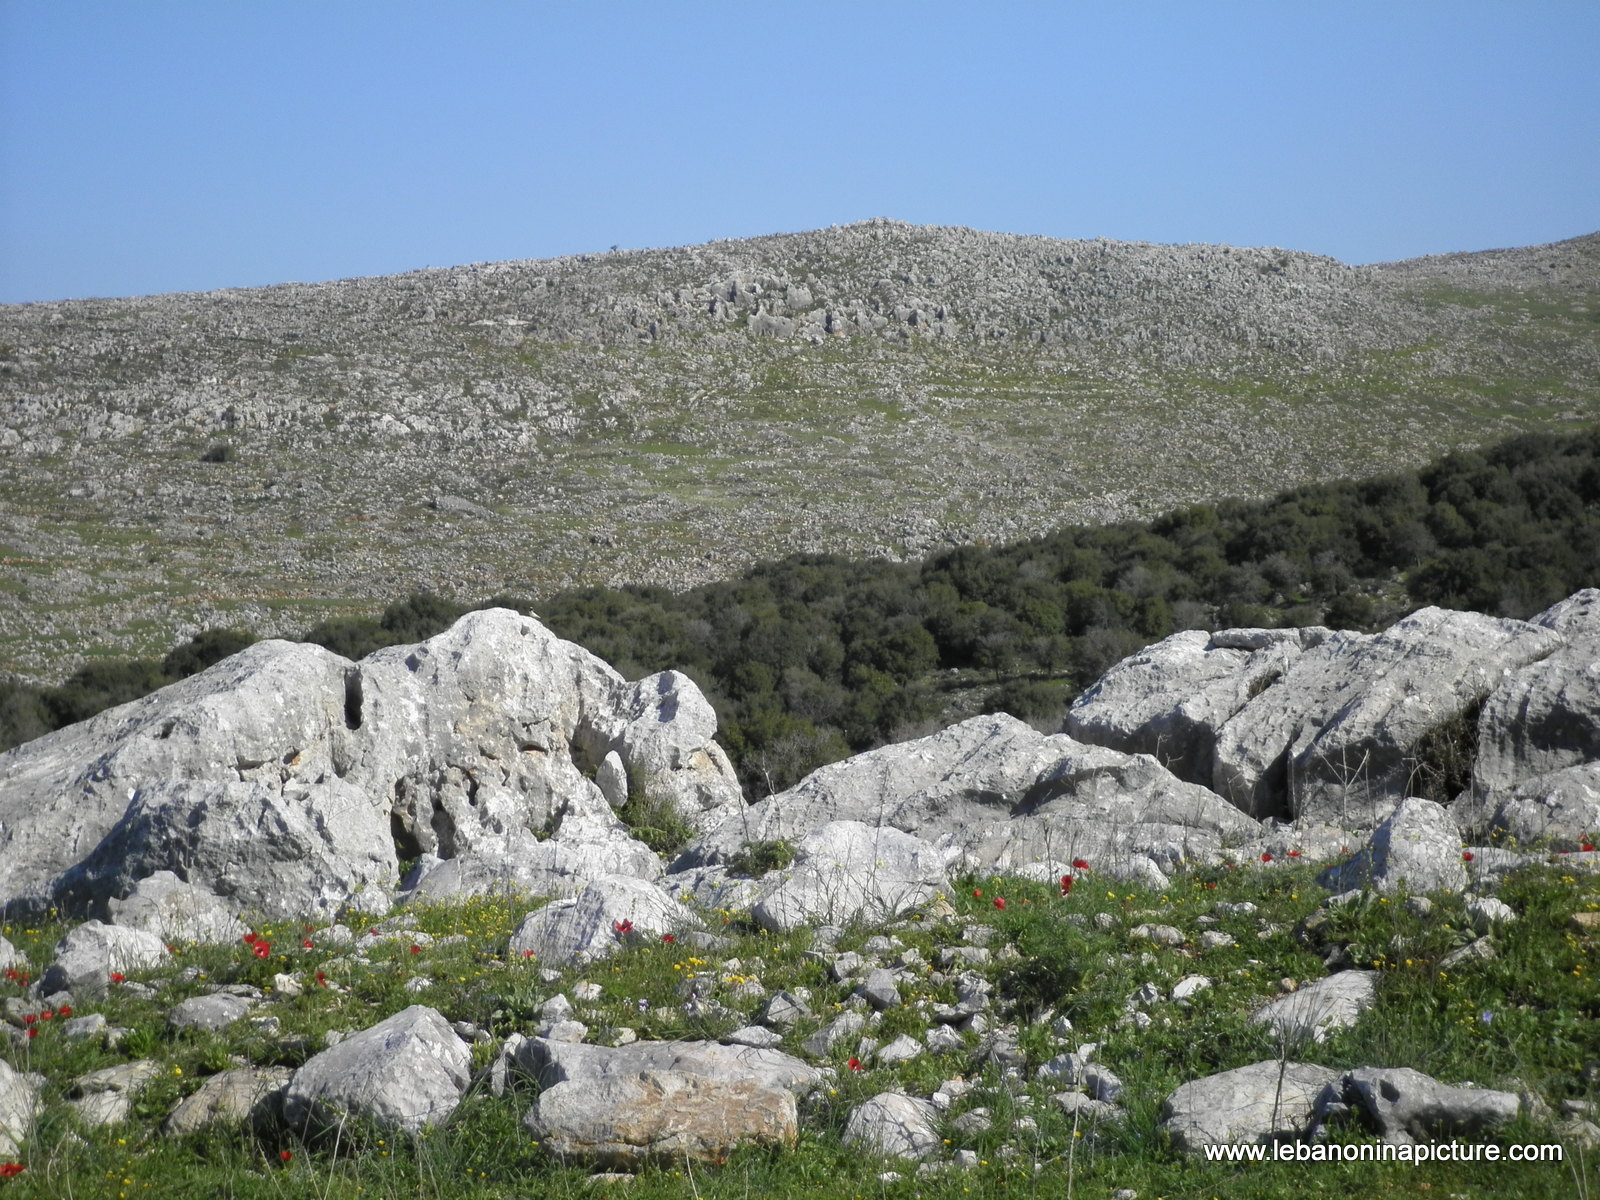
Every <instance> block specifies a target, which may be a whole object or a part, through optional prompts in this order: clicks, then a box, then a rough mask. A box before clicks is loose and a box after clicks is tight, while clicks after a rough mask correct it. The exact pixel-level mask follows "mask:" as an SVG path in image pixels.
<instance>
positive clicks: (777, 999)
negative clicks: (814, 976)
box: [756, 991, 811, 1029]
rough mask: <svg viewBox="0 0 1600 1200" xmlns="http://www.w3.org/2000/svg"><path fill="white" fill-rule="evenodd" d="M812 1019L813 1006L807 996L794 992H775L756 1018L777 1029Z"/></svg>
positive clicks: (790, 1027) (791, 1026)
mask: <svg viewBox="0 0 1600 1200" xmlns="http://www.w3.org/2000/svg"><path fill="white" fill-rule="evenodd" d="M810 1019H811V1006H810V1005H809V1004H807V1003H806V1001H805V998H804V997H802V996H799V995H796V994H795V993H794V992H788V991H784V992H774V993H773V995H772V996H771V997H770V998H769V999H768V1000H767V1002H766V1003H765V1004H764V1005H762V1006H761V1012H760V1013H759V1014H757V1016H756V1020H758V1021H760V1022H761V1023H762V1024H763V1025H770V1026H772V1027H774V1028H776V1029H792V1028H793V1027H794V1026H795V1025H797V1024H799V1023H800V1022H801V1021H809V1020H810Z"/></svg>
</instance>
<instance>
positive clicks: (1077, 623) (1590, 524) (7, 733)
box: [0, 431, 1600, 793]
mask: <svg viewBox="0 0 1600 1200" xmlns="http://www.w3.org/2000/svg"><path fill="white" fill-rule="evenodd" d="M1597 581H1600V431H1591V432H1588V433H1584V434H1579V435H1572V436H1554V435H1537V436H1524V437H1518V438H1514V439H1512V440H1509V441H1506V442H1502V443H1500V444H1498V445H1495V446H1491V447H1489V448H1486V449H1483V450H1479V451H1472V452H1465V453H1457V454H1452V455H1449V456H1447V457H1445V458H1443V459H1440V460H1439V461H1437V462H1435V463H1433V464H1432V465H1430V466H1428V467H1427V468H1425V469H1423V470H1421V471H1419V472H1415V473H1408V474H1400V475H1387V476H1382V477H1378V478H1372V479H1365V480H1356V481H1346V482H1340V483H1335V484H1322V485H1312V486H1306V487H1300V488H1296V489H1294V490H1292V491H1288V492H1285V493H1283V494H1281V495H1279V496H1277V497H1275V498H1273V499H1271V500H1268V501H1264V502H1245V501H1221V502H1219V503H1217V504H1214V505H1199V506H1195V507H1191V508H1185V509H1181V510H1178V511H1175V512H1171V513H1168V514H1166V515H1164V516H1162V517H1160V518H1158V519H1156V520H1154V521H1151V522H1147V523H1127V524H1119V525H1108V526H1093V527H1084V526H1072V527H1067V528H1063V529H1061V530H1059V531H1057V532H1056V533H1054V534H1051V535H1049V536H1046V537H1041V538H1034V539H1030V540H1027V541H1022V542H1017V543H1014V544H1011V545H1006V546H999V547H986V546H963V547H960V548H957V549H954V550H950V551H948V552H945V553H942V554H938V555H935V556H933V557H930V558H928V559H926V560H924V561H922V562H920V563H891V562H885V561H858V560H851V559H846V558H841V557H833V556H822V555H800V556H795V557H791V558H787V559H784V560H782V561H779V562H774V563H767V564H763V565H760V566H758V567H755V568H753V569H751V570H750V571H747V572H746V573H745V574H743V575H741V576H739V577H738V578H735V579H732V580H728V581H725V582H718V583H712V584H706V585H703V586H701V587H697V588H694V589H692V590H689V591H685V592H671V591H668V590H665V589H662V588H652V587H628V588H621V589H614V588H586V589H582V590H577V591H568V592H561V593H558V594H556V595H554V596H551V597H548V598H544V599H540V600H537V601H530V600H528V599H522V598H508V597H496V598H494V599H492V600H489V601H486V602H485V603H486V604H508V605H510V606H513V607H518V608H522V609H524V610H528V609H529V608H530V607H531V608H532V609H533V610H536V611H537V613H538V615H539V616H540V618H541V619H542V620H543V621H544V622H545V623H546V624H547V625H549V626H550V627H551V628H553V629H554V630H555V631H556V632H557V633H559V634H560V635H561V636H563V637H565V638H568V639H570V640H572V641H575V642H578V643H579V644H581V645H583V646H585V647H587V648H589V649H590V650H592V651H594V652H595V653H596V654H598V655H600V656H601V657H603V658H605V659H607V660H609V661H610V662H612V663H614V664H616V665H617V667H618V668H619V669H620V670H622V671H623V672H624V673H625V674H629V675H636V674H643V673H647V672H650V671H656V670H662V669H666V668H668V667H675V668H677V669H679V670H682V671H684V672H686V673H687V674H689V675H690V676H692V677H693V678H694V679H695V681H696V682H697V683H698V684H699V685H700V686H701V687H702V688H703V689H704V690H705V691H706V692H707V693H708V695H709V696H710V697H711V699H712V701H713V703H714V704H715V705H716V708H717V711H718V714H719V716H720V719H721V723H722V730H721V738H722V740H723V742H724V743H725V745H726V747H727V749H728V750H729V752H730V754H731V755H732V757H733V759H734V761H735V763H736V764H737V765H738V767H739V769H740V772H741V775H742V776H743V777H744V781H745V783H746V785H747V786H748V787H749V788H750V789H751V790H753V791H756V792H758V793H759V792H763V791H765V790H767V789H769V788H770V789H780V788H783V787H786V786H788V785H789V784H792V783H793V782H795V781H796V780H798V779H799V778H800V777H801V776H802V775H804V774H805V773H806V772H808V771H810V770H811V769H813V768H814V767H816V766H818V765H821V764H822V763H825V762H829V761H833V760H835V759H839V758H842V757H845V756H846V755H847V754H848V753H850V752H852V751H859V750H863V749H866V748H868V747H870V746H873V745H876V744H880V743H882V742H885V741H889V740H893V739H895V738H896V737H897V736H901V735H903V734H905V733H908V732H910V731H912V730H916V729H919V728H926V727H927V726H929V725H931V724H936V723H938V722H939V720H940V719H941V718H948V717H950V716H952V715H965V713H968V712H971V711H973V710H974V709H977V708H980V707H981V708H987V709H991V710H995V709H1003V710H1006V711H1009V712H1012V713H1014V714H1016V715H1019V716H1023V717H1043V718H1047V719H1048V718H1055V717H1057V716H1059V715H1060V713H1061V712H1062V711H1063V710H1064V709H1065V707H1066V705H1067V703H1068V702H1069V701H1070V700H1071V698H1072V697H1073V696H1074V695H1075V694H1076V693H1077V692H1078V691H1080V690H1082V688H1084V687H1086V686H1087V685H1088V684H1090V683H1091V682H1093V681H1094V680H1095V679H1096V678H1097V677H1098V676H1099V675H1100V673H1101V672H1103V671H1104V670H1105V669H1106V668H1107V667H1108V666H1110V665H1111V664H1112V663H1114V662H1116V661H1117V660H1118V659H1120V658H1122V657H1123V656H1125V655H1127V654H1129V653H1131V652H1133V651H1134V650H1136V649H1138V648H1139V647H1140V646H1143V645H1145V644H1148V643H1149V642H1152V641H1155V640H1157V639H1159V638H1161V637H1164V636H1166V635H1167V634H1169V633H1171V632H1173V631H1174V630H1176V629H1181V628H1220V627H1226V626H1238V625H1267V626H1273V625H1306V624H1327V625H1333V626H1339V627H1345V628H1362V627H1372V626H1376V625H1379V624H1383V623H1386V622H1387V621H1389V620H1392V619H1394V618H1395V617H1397V616H1399V615H1401V614H1402V613H1403V612H1405V611H1407V610H1409V609H1411V608H1415V607H1418V606H1420V605H1425V604H1437V605H1441V606H1445V607H1453V608H1470V609H1477V610H1480V611H1484V612H1489V613H1494V614H1498V615H1506V616H1528V615H1531V614H1532V613H1535V612H1537V611H1539V610H1541V609H1542V608H1544V607H1546V606H1548V605H1549V604H1551V603H1553V602H1554V601H1556V600H1558V599H1560V598H1561V597H1563V596H1566V595H1568V594H1570V593H1571V592H1573V591H1576V590H1577V589H1579V588H1581V587H1584V586H1588V585H1591V584H1594V583H1596V582H1597ZM462 611H464V609H463V608H462V607H461V606H458V605H455V604H453V603H450V602H447V601H444V600H441V599H439V598H437V597H433V596H426V595H416V596H412V597H410V598H408V599H406V600H402V601H400V602H397V603H396V604H394V605H391V606H390V607H389V608H388V609H387V610H386V611H385V612H384V613H383V615H382V616H381V617H379V618H373V619H366V618H342V619H338V620H334V621H330V622H325V623H324V624H321V625H319V626H317V627H316V628H314V629H311V630H309V631H308V632H307V634H306V637H307V640H310V641H314V642H318V643H321V644H322V645H324V646H327V647H329V648H330V649H332V650H335V651H337V652H339V653H341V654H345V655H348V656H351V657H357V656H360V655H363V654H366V653H368V652H370V651H371V650H374V649H376V648H378V647H380V646H384V645H393V644H397V643H401V642H410V641H416V640H419V639H421V638H424V637H428V636H431V635H432V634H434V633H437V632H439V631H441V630H442V629H444V628H445V627H446V626H447V625H448V624H449V623H450V622H451V621H452V620H454V619H455V618H456V617H457V616H459V615H460V614H461V612H462ZM249 640H250V639H249V637H248V636H247V635H245V634H243V633H240V632H238V631H216V630H213V631H209V632H207V633H206V634H203V635H201V636H200V637H199V638H196V639H195V640H194V642H192V643H190V644H188V645H185V646H182V647H179V648H178V649H176V650H174V651H173V652H172V653H171V654H169V655H168V656H167V657H166V658H165V659H163V660H161V661H160V662H153V661H151V662H114V663H112V662H107V663H97V664H94V665H91V666H89V667H86V668H84V669H83V670H81V671H79V672H78V673H77V674H76V675H75V676H73V677H72V678H71V679H69V680H68V681H67V682H66V683H65V684H63V685H62V686H61V687H58V688H49V689H36V688H32V687H28V686H25V685H22V684H17V683H13V684H10V685H0V746H10V745H15V744H17V743H18V742H20V741H24V740H27V739H29V738H32V737H36V736H38V735H40V734H42V733H45V732H47V731H48V730H50V729H53V728H58V727H60V726H62V725H65V724H68V723H71V722H73V721H78V720H82V719H83V718H85V717H87V716H89V715H91V714H92V713H94V712H96V711H98V710H100V709H101V708H104V707H107V706H109V705H112V704H117V703H122V702H124V701H127V700H130V699H133V698H135V697H137V696H139V695H142V694H144V693H145V692H148V691H150V690H152V689H154V688H156V687H159V686H162V685H163V684H165V683H168V682H172V681H173V680H175V679H178V678H182V677H183V676H185V675H187V674H191V673H193V672H194V671H196V670H199V669H201V668H203V667H204V666H206V665H209V664H210V663H211V662H214V661H216V660H217V659H218V658H221V657H223V656H224V655H226V654H229V653H232V652H234V651H235V650H237V649H239V648H240V647H242V646H243V645H245V644H247V642H248V641H249Z"/></svg>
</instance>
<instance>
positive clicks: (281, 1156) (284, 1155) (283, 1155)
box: [278, 1150, 294, 1162]
mask: <svg viewBox="0 0 1600 1200" xmlns="http://www.w3.org/2000/svg"><path fill="white" fill-rule="evenodd" d="M293 1157H294V1154H293V1153H292V1152H291V1151H288V1150H280V1151H278V1161H279V1162H288V1161H289V1160H290V1159H291V1158H293Z"/></svg>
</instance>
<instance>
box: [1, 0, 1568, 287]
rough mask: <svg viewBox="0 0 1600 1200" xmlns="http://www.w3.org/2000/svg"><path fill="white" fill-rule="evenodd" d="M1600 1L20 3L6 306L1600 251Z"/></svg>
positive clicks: (10, 56)
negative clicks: (187, 295)
mask: <svg viewBox="0 0 1600 1200" xmlns="http://www.w3.org/2000/svg"><path fill="white" fill-rule="evenodd" d="M1597 64H1600V4H1597V3H1595V0H1572V2H1549V3H1540V2H1539V0H1520V2H1516V3H1473V2H1472V0H1453V2H1450V3H1432V2H1430V0H1386V2H1385V3H1364V2H1360V0H1337V2H1327V0H1271V2H1268V3H1248V4H1247V3H1229V2H1227V0H1208V2H1204V3H1201V2H1196V0H1182V2H1174V3H1140V2H1138V0H1100V2H1098V3H1092V4H1091V3H1071V2H1065V0H1062V2H1058V3H1006V2H1004V0H1000V2H993V3H988V4H985V5H982V6H978V5H974V4H971V3H953V2H945V0H920V2H918V3H910V4H892V5H891V4H885V3H877V2H875V0H854V2H850V3H835V2H833V0H806V2H804V3H786V4H774V3H770V2H763V0H754V2H750V0H746V2H745V3H722V2H721V0H651V2H649V3H632V2H629V3H606V2H605V0H565V2H563V3H559V4H557V3H537V2H531V0H530V2H524V3H512V2H509V0H502V2H490V0H452V2H450V3H444V2H442V0H441V2H438V3H412V2H407V0H382V2H378V0H369V2H354V0H351V2H340V0H320V2H317V3H299V2H295V0H258V2H251V3H245V2H235V0H194V2H190V0H135V2H129V0H114V2H90V0H0V301H25V300H47V299H57V298H63V297H70V296H94V295H102V296H104V295H132V294H142V293H152V292H165V291H179V290H199V289H208V288H218V287H235V286H252V285H258V284H268V283H277V282H281V281H284V280H290V279H298V280H317V279H333V278H342V277H348V276H356V275H375V274H385V273H390V272H396V271H404V270H410V269H413V268H416V267H423V266H444V265H449V264H455V263H463V262H474V261H483V260H496V259H511V258H539V257H546V256H553V255H559V254H573V253H583V252H588V251H595V250H604V249H606V248H607V247H609V246H610V245H612V244H617V245H621V246H624V247H640V246H667V245H681V244H685V243H691V242H701V241H708V240H711V239H713V238H724V237H745V236H751V235H755V234H762V233H773V232H780V231H791V230H800V229H813V228H818V227H821V226H826V225H830V224H837V223H844V222H848V221H856V220H861V219H864V218H866V217H871V216H890V217H896V218H899V219H902V220H907V221H913V222H917V223H929V224H954V225H970V226H974V227H976V228H981V229H992V230H1002V231H1006V232H1013V233H1036V234H1047V235H1051V236H1057V237H1099V236H1104V237H1112V238H1124V239H1132V240H1143V241H1157V242H1229V243H1232V244H1234V245H1278V246H1285V247H1290V248H1293V249H1300V250H1311V251H1316V252H1319V253H1324V254H1331V255H1334V256H1336V257H1338V258H1340V259H1343V260H1344V261H1346V262H1372V261H1379V260H1383V259H1391V258H1403V257H1410V256H1412V255H1418V254H1429V253H1438V252H1443V251H1450V250H1473V249H1486V248H1489V247H1494V246H1509V245H1525V244H1529V243H1535V242H1545V241H1552V240H1556V239H1560V238H1566V237H1573V236H1576V235H1578V234H1582V233H1588V232H1592V231H1594V230H1596V229H1600V66H1597Z"/></svg>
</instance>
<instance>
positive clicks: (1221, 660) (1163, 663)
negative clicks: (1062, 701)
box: [1063, 628, 1331, 787]
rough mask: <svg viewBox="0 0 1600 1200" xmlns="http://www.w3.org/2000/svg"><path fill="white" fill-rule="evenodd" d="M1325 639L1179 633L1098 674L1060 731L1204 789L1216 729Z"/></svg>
mask: <svg viewBox="0 0 1600 1200" xmlns="http://www.w3.org/2000/svg"><path fill="white" fill-rule="evenodd" d="M1330 636H1331V632H1330V631H1329V630H1326V629H1321V628H1310V629H1281V630H1280V629H1248V630H1247V629H1227V630H1219V631H1218V632H1216V633H1212V634H1207V633H1203V632H1201V631H1199V630H1183V631H1181V632H1179V633H1175V634H1172V635H1171V636H1170V637H1168V638H1166V639H1164V640H1163V641H1160V642H1157V643H1156V644H1155V645H1153V646H1147V647H1145V649H1143V650H1141V651H1139V653H1137V654H1135V655H1132V656H1131V657H1128V658H1125V659H1123V660H1122V661H1121V662H1119V663H1117V664H1116V665H1115V666H1113V667H1112V668H1111V669H1110V670H1108V671H1107V672H1106V673H1105V674H1104V675H1102V676H1101V677H1100V679H1099V681H1098V682H1097V683H1095V684H1094V685H1093V686H1092V687H1090V688H1089V690H1088V691H1086V692H1084V693H1083V695H1081V696H1079V697H1078V698H1077V699H1076V700H1074V701H1073V703H1072V708H1071V709H1070V710H1069V711H1068V713H1067V722H1066V727H1065V729H1064V731H1063V732H1065V733H1068V734H1071V735H1072V736H1073V737H1074V738H1077V739H1078V740H1079V741H1080V742H1088V743H1091V744H1093V745H1096V746H1109V747H1110V748H1111V749H1113V750H1121V751H1124V752H1126V753H1128V754H1149V755H1151V756H1152V757H1154V758H1155V759H1156V760H1157V761H1159V762H1160V763H1161V764H1162V765H1163V766H1165V767H1166V768H1167V769H1168V770H1170V771H1171V772H1172V773H1173V774H1174V775H1176V776H1177V777H1178V778H1179V779H1183V780H1186V781H1187V782H1189V783H1198V784H1201V785H1203V786H1205V787H1210V786H1212V782H1213V778H1214V776H1215V772H1216V742H1217V736H1218V734H1219V733H1220V732H1221V731H1222V727H1223V726H1224V725H1225V724H1227V722H1228V721H1229V719H1230V718H1232V717H1233V715H1234V714H1235V713H1237V712H1238V711H1239V710H1240V709H1241V708H1243V707H1244V706H1245V705H1246V704H1248V703H1249V702H1250V700H1251V699H1252V698H1253V697H1254V696H1255V695H1258V694H1259V693H1260V692H1261V691H1263V690H1265V689H1266V688H1267V687H1268V686H1269V685H1270V684H1271V683H1272V682H1273V681H1275V680H1276V679H1278V678H1279V677H1281V676H1282V675H1283V674H1284V672H1285V671H1287V670H1288V669H1289V666H1290V665H1291V664H1292V663H1293V662H1294V661H1295V660H1296V659H1297V658H1299V657H1300V653H1301V651H1302V650H1305V649H1308V648H1310V647H1312V646H1317V645H1320V644H1321V643H1322V642H1324V641H1326V640H1327V639H1328V638H1329V637H1330Z"/></svg>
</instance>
